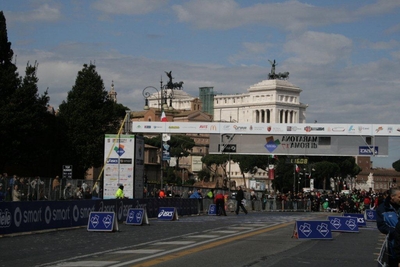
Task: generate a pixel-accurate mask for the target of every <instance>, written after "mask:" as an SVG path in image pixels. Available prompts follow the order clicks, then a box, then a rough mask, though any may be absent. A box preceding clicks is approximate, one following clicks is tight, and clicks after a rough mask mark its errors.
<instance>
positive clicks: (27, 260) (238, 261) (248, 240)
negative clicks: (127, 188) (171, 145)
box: [0, 212, 384, 267]
mask: <svg viewBox="0 0 400 267" xmlns="http://www.w3.org/2000/svg"><path fill="white" fill-rule="evenodd" d="M327 215H328V214H327V213H304V212H249V214H248V215H244V214H243V213H241V214H240V215H239V216H237V215H235V214H233V213H228V216H226V217H225V216H218V217H217V216H208V215H200V216H185V217H180V218H179V220H178V221H159V220H153V219H151V220H150V224H149V225H142V226H132V225H125V224H124V223H122V222H120V223H119V224H118V225H119V231H118V232H88V231H87V230H86V228H76V229H68V230H56V231H50V232H41V233H29V234H25V235H16V236H7V237H3V238H0V255H1V262H0V266H40V267H48V266H64V267H65V266H107V267H111V266H113V267H118V266H162V267H169V266H193V267H195V266H219V267H223V266H243V267H244V266H280V267H286V266H296V267H299V266H300V267H301V266H307V267H311V266H340V267H343V266H349V267H350V266H351V267H355V266H360V267H361V266H362V267H369V266H371V267H372V266H374V267H376V266H378V263H377V261H376V259H377V257H378V254H379V251H380V248H381V246H382V242H383V240H384V236H383V235H381V234H380V233H379V231H378V230H377V229H376V226H375V223H368V225H367V227H364V228H360V231H359V232H358V233H338V232H334V233H333V239H332V240H310V239H308V240H304V239H296V238H292V234H293V229H294V226H295V221H296V220H314V219H326V217H327ZM329 215H332V214H329Z"/></svg>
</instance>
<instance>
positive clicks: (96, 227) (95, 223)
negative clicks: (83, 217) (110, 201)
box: [87, 211, 118, 232]
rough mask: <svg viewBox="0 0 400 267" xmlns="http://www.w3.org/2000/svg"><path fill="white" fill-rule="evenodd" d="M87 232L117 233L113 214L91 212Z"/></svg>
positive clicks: (116, 224)
mask: <svg viewBox="0 0 400 267" xmlns="http://www.w3.org/2000/svg"><path fill="white" fill-rule="evenodd" d="M87 230H88V231H103V232H112V231H118V223H117V220H116V219H115V212H98V211H94V212H91V213H90V215H89V220H88V225H87Z"/></svg>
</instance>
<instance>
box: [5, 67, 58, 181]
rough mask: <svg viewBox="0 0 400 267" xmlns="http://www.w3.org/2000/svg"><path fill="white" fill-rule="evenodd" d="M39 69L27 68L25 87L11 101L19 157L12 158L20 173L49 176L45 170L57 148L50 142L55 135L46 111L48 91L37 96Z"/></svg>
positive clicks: (15, 141)
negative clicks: (50, 128) (44, 166)
mask: <svg viewBox="0 0 400 267" xmlns="http://www.w3.org/2000/svg"><path fill="white" fill-rule="evenodd" d="M37 69H38V64H37V63H35V64H34V65H30V64H29V63H28V64H27V66H26V71H25V77H24V78H23V79H22V84H21V85H20V86H19V88H18V89H17V90H16V91H15V92H14V94H13V95H12V97H11V101H10V110H9V111H10V112H11V113H12V114H13V115H14V116H13V118H12V123H13V125H15V126H14V127H13V129H10V132H11V133H12V136H13V138H14V142H13V143H14V147H15V148H19V149H18V151H19V153H18V155H15V156H14V158H13V159H14V164H18V166H19V167H20V170H21V171H25V172H29V173H31V174H32V173H34V174H35V175H46V174H49V173H47V172H45V170H43V168H42V167H43V165H44V163H45V162H47V160H48V159H49V158H50V157H51V155H49V154H48V151H50V150H52V149H53V148H54V146H53V145H54V144H52V143H51V142H50V141H49V137H50V136H51V135H52V133H51V132H50V131H49V128H48V124H49V123H51V121H52V120H54V119H55V116H54V114H51V113H49V112H48V111H47V107H48V102H49V97H48V95H47V91H46V92H45V93H44V94H43V95H41V96H40V95H39V94H38V87H37V82H38V78H37V76H36V73H37ZM19 173H20V174H21V175H23V173H21V172H19ZM26 174H28V173H25V175H26Z"/></svg>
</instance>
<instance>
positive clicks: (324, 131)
mask: <svg viewBox="0 0 400 267" xmlns="http://www.w3.org/2000/svg"><path fill="white" fill-rule="evenodd" d="M132 132H134V133H170V134H173V133H197V134H199V133H200V134H201V133H210V134H213V133H214V134H245V135H247V134H271V135H323V136H324V135H325V136H333V135H341V136H348V135H349V136H400V124H335V123H329V124H328V123H326V124H317V123H315V124H308V123H272V124H271V123H228V122H150V121H134V122H132Z"/></svg>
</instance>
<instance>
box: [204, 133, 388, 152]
mask: <svg viewBox="0 0 400 267" xmlns="http://www.w3.org/2000/svg"><path fill="white" fill-rule="evenodd" d="M224 141H226V138H225V137H224V136H223V135H219V134H210V150H209V153H210V154H220V153H222V152H221V151H220V149H219V145H220V144H221V143H223V142H224ZM229 142H230V144H235V146H236V151H235V154H247V155H249V154H257V155H262V154H265V155H271V154H274V155H302V156H304V155H310V156H314V155H315V156H357V155H359V156H378V157H379V156H381V157H384V156H388V153H389V148H388V146H389V141H388V137H385V136H375V137H373V138H372V137H369V136H368V137H366V136H336V135H334V136H319V135H290V134H287V135H278V134H276V135H270V134H264V135H260V134H255V135H252V136H251V137H250V136H248V135H241V134H235V135H230V139H229ZM368 144H370V145H368Z"/></svg>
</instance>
